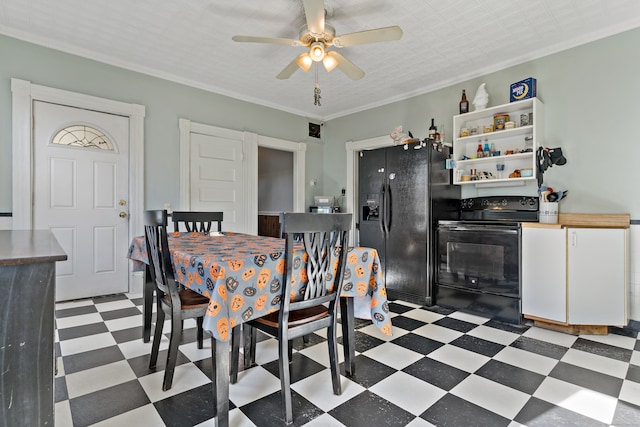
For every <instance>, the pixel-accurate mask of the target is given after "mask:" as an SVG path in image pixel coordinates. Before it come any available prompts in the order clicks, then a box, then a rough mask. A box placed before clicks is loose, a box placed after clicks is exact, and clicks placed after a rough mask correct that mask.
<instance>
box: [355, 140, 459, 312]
mask: <svg viewBox="0 0 640 427" xmlns="http://www.w3.org/2000/svg"><path fill="white" fill-rule="evenodd" d="M447 158H449V149H448V147H434V146H433V145H432V144H430V143H429V144H427V146H422V145H421V143H419V142H418V143H414V144H408V145H406V146H404V145H398V146H393V147H387V148H380V149H376V150H367V151H361V152H360V157H359V165H358V199H359V221H358V228H359V244H360V245H361V246H367V247H373V248H376V249H377V250H378V254H379V255H380V259H381V262H382V268H383V272H384V275H385V283H386V286H387V293H388V296H389V298H390V299H400V300H404V301H409V302H414V303H418V304H426V305H432V304H433V303H434V301H433V283H434V277H435V267H436V265H437V264H436V255H435V251H436V248H437V246H436V242H435V236H436V232H435V231H436V227H437V225H438V220H440V219H457V218H458V215H459V214H458V212H459V210H458V208H459V203H460V187H459V186H457V185H453V184H452V173H451V170H450V169H447V168H446V159H447Z"/></svg>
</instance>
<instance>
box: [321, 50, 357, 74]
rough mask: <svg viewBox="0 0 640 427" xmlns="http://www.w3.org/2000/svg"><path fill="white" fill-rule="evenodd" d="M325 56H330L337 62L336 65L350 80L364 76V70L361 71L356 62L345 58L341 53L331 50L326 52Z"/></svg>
mask: <svg viewBox="0 0 640 427" xmlns="http://www.w3.org/2000/svg"><path fill="white" fill-rule="evenodd" d="M327 56H330V57H332V58H333V59H335V60H336V62H337V63H338V65H337V67H338V68H339V69H340V71H342V72H343V73H345V74H346V75H347V77H349V78H350V79H352V80H360V79H361V78H363V77H364V71H362V70H361V69H360V68H358V66H357V65H356V64H354V63H353V62H351V61H349V60H348V59H347V58H345V57H344V56H342V54H341V53H338V52H336V51H335V50H331V51H329V52H327Z"/></svg>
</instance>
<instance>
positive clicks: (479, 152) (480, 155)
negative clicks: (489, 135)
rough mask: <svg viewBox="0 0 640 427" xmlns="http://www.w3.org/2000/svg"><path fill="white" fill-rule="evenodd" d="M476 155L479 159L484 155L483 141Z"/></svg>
mask: <svg viewBox="0 0 640 427" xmlns="http://www.w3.org/2000/svg"><path fill="white" fill-rule="evenodd" d="M476 157H477V158H478V159H481V158H483V157H484V150H483V149H482V143H480V144H478V152H477V156H476Z"/></svg>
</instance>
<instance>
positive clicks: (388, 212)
mask: <svg viewBox="0 0 640 427" xmlns="http://www.w3.org/2000/svg"><path fill="white" fill-rule="evenodd" d="M385 196H386V197H385V204H384V205H385V212H384V228H385V229H386V230H387V231H386V233H387V235H388V234H389V233H390V232H391V220H392V218H391V206H392V204H393V199H392V196H391V184H389V183H387V191H386V193H385Z"/></svg>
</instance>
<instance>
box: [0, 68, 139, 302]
mask: <svg viewBox="0 0 640 427" xmlns="http://www.w3.org/2000/svg"><path fill="white" fill-rule="evenodd" d="M11 92H12V136H11V138H12V157H13V160H12V162H13V166H12V169H13V171H12V173H13V176H12V178H13V186H12V204H13V206H12V218H13V221H12V229H14V230H30V229H31V228H32V227H33V211H32V200H33V185H34V184H33V171H32V168H33V164H34V159H33V156H34V154H33V138H32V136H33V135H32V129H33V128H32V120H33V119H32V117H33V110H32V108H33V101H44V102H50V103H55V104H61V105H68V106H73V107H78V108H84V109H88V110H95V111H100V112H105V113H111V114H118V115H122V116H126V117H129V189H128V191H129V239H130V240H131V239H133V237H134V236H139V235H141V234H142V233H143V228H142V227H143V226H142V213H143V210H144V116H145V107H144V106H143V105H138V104H129V103H125V102H120V101H113V100H109V99H104V98H98V97H95V96H90V95H84V94H80V93H76V92H70V91H66V90H61V89H55V88H51V87H47V86H41V85H36V84H33V83H31V82H30V81H27V80H21V79H16V78H12V79H11ZM125 255H126V254H122V256H125ZM138 287H139V288H138ZM134 289H135V290H138V289H139V290H140V292H141V291H142V275H141V274H139V273H133V272H129V290H130V291H133V290H134Z"/></svg>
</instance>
